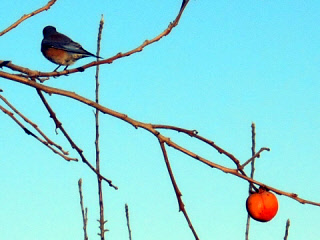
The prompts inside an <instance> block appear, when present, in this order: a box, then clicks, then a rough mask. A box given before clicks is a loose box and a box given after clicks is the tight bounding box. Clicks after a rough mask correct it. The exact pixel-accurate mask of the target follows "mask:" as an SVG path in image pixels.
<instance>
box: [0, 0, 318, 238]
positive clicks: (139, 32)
mask: <svg viewBox="0 0 320 240" xmlns="http://www.w3.org/2000/svg"><path fill="white" fill-rule="evenodd" d="M46 2H47V1H46V0H34V1H19V0H17V1H3V2H2V3H1V8H0V16H1V22H0V30H3V29H5V28H6V27H8V26H9V25H10V24H12V23H13V22H14V21H16V20H17V19H18V18H20V17H21V16H22V15H23V14H26V13H29V12H31V11H33V10H35V9H37V8H39V7H41V6H43V5H45V4H46ZM180 5H181V1H178V0H177V1H173V0H161V1H160V0H154V1H139V2H137V1H129V0H122V1H103V0H97V1H94V2H92V1H83V0H79V1H72V0H64V1H62V0H58V1H57V3H56V4H55V5H54V6H53V7H52V8H51V9H50V10H49V11H47V12H43V13H41V14H39V15H36V16H34V17H32V18H31V19H28V20H27V21H25V22H23V23H22V24H21V25H19V27H17V28H16V29H14V30H12V31H11V32H9V33H7V34H5V35H3V36H2V37H0V53H1V55H0V59H1V60H11V61H12V62H13V63H14V64H16V65H21V66H24V67H27V68H30V69H33V70H39V71H42V72H49V71H52V70H53V69H54V68H55V67H56V66H55V65H54V64H52V63H51V62H49V61H47V60H46V59H45V58H44V57H43V56H42V54H41V52H40V43H41V40H42V29H43V28H44V27H45V26H47V25H53V26H55V27H56V28H57V30H58V31H59V32H62V33H64V34H66V35H68V36H69V37H71V38H72V39H73V40H75V41H77V42H79V43H81V44H82V46H83V47H84V48H85V49H87V50H88V51H91V52H94V53H95V52H96V39H97V32H98V24H99V20H100V17H101V14H104V18H105V28H104V32H103V39H102V47H101V56H103V57H104V58H108V57H110V56H113V55H115V54H116V53H118V52H125V51H128V50H131V49H133V48H135V47H137V46H138V45H140V44H141V43H142V42H143V41H144V40H146V39H151V38H153V37H155V36H156V35H158V34H159V33H160V32H161V31H163V30H164V29H165V28H166V27H167V26H168V24H169V23H170V22H171V21H173V19H174V18H175V16H176V14H177V12H178V10H179V8H180ZM319 12H320V2H319V1H315V0H314V1H308V0H307V1H298V0H290V1H289V0H283V1H275V0H269V1H261V0H251V1H248V0H243V1H231V0H224V1H205V0H202V1H201V0H191V2H190V4H189V5H188V7H187V9H186V10H185V12H184V14H183V16H182V19H181V21H180V24H179V26H178V27H177V28H175V29H174V30H173V31H172V33H171V34H170V35H169V36H167V37H165V38H163V39H162V40H161V41H160V42H157V43H155V44H153V45H151V46H149V47H147V48H146V49H144V51H142V52H140V53H137V54H135V55H132V56H130V57H127V58H123V59H120V60H117V61H115V62H114V63H113V64H111V65H104V66H101V71H100V74H101V79H100V83H101V87H100V96H101V97H100V98H101V103H102V104H103V105H105V106H107V107H109V108H111V109H113V110H116V111H118V112H122V113H125V114H128V115H129V116H130V117H132V118H134V119H136V120H139V121H142V122H148V123H157V124H169V125H174V126H179V127H183V128H187V129H197V130H198V131H199V134H200V135H202V136H204V137H207V138H209V139H211V140H213V141H215V143H216V144H218V145H219V146H220V147H222V148H224V149H225V150H227V151H229V152H230V153H232V154H234V155H235V156H236V157H237V158H238V159H240V160H241V161H242V162H244V161H246V160H247V159H248V158H250V154H251V149H250V148H251V128H250V126H251V123H252V122H255V124H256V132H257V149H259V148H260V147H269V148H271V151H270V152H264V153H263V154H262V155H261V158H260V159H258V160H257V162H256V174H255V178H256V179H257V180H258V181H261V182H264V183H266V184H269V185H271V186H273V187H276V188H279V189H281V190H284V191H288V192H295V193H297V194H299V196H300V197H302V198H306V199H308V200H312V201H316V202H320V193H319V189H320V177H319V169H320V161H319V155H320V152H319V146H320V140H319V139H320V138H319V136H320V114H319V113H320V104H319V92H320V81H319V79H320V48H319V42H320V30H319V22H320V15H319ZM91 60H94V59H89V58H87V59H83V60H79V61H78V62H77V63H76V64H75V65H74V66H75V67H78V66H81V65H82V64H85V63H88V62H90V61H91ZM0 70H2V71H3V70H5V71H7V69H5V68H4V69H0ZM94 74H95V69H94V68H91V69H88V70H86V71H85V72H84V73H77V74H72V75H70V76H63V77H59V78H55V79H52V80H51V81H47V82H45V84H47V85H49V86H53V87H56V88H62V89H66V90H70V91H74V92H77V93H78V94H80V95H83V96H85V97H87V98H90V99H94V94H95V93H94V88H95V80H94ZM0 88H1V89H3V90H4V92H3V96H5V97H6V98H7V99H8V100H9V101H10V102H11V103H12V104H13V105H14V106H15V107H16V108H18V109H19V110H20V111H21V112H22V113H24V114H25V115H26V116H27V117H29V118H30V119H31V120H32V121H34V122H35V123H37V124H38V125H39V127H40V128H41V129H42V130H43V131H45V132H46V133H47V134H48V135H49V136H50V137H51V138H52V139H53V140H55V141H57V142H58V143H59V144H61V145H63V146H64V148H65V149H67V150H69V151H70V154H71V156H73V157H78V156H77V154H76V152H75V151H73V150H72V149H71V147H70V146H69V145H68V143H67V142H66V141H65V140H64V138H63V136H62V134H61V133H60V132H59V134H58V135H55V132H54V124H53V122H52V120H51V119H50V118H49V115H48V113H47V112H46V110H45V108H44V107H43V105H42V104H41V102H40V100H39V97H38V96H37V94H36V92H35V90H34V89H32V88H30V87H27V86H21V85H19V84H18V83H15V82H12V81H8V80H5V79H0ZM47 98H48V101H49V103H50V104H51V105H52V107H53V108H54V109H55V111H56V114H57V115H58V117H59V119H60V120H61V121H62V123H63V126H64V127H65V128H66V130H67V131H68V132H69V133H70V135H71V136H72V137H73V139H74V140H75V142H76V143H77V144H78V145H79V146H80V148H82V149H83V150H84V154H85V155H86V156H87V158H88V159H90V161H91V162H92V163H94V162H95V160H94V156H95V154H94V153H95V151H94V115H93V109H92V108H90V107H88V106H84V105H82V104H80V103H78V102H75V101H74V100H70V99H67V98H65V97H60V96H51V97H50V96H47ZM1 104H2V102H1ZM100 119H101V146H100V147H101V154H102V164H101V169H102V173H103V175H104V176H106V177H107V178H109V179H112V181H113V183H114V184H115V185H117V186H118V187H119V190H118V191H115V190H114V189H112V188H109V187H108V186H107V185H105V187H104V196H105V215H106V218H107V220H108V223H107V224H106V227H107V228H108V229H109V230H110V231H109V232H108V233H107V235H106V239H113V240H115V239H116V240H122V239H128V233H127V229H126V221H125V211H124V205H125V203H128V205H129V211H130V220H131V228H132V234H133V239H139V240H150V239H152V240H163V239H169V240H171V239H172V240H192V239H194V237H193V235H192V233H191V231H190V230H189V228H188V226H187V223H186V221H185V219H184V217H183V215H182V213H179V212H178V204H177V201H176V197H175V194H174V191H173V187H172V185H171V183H170V179H169V176H168V173H167V170H166V168H165V164H164V161H163V157H162V154H161V150H160V147H159V145H158V142H157V139H156V138H154V137H153V136H152V135H150V134H149V133H147V132H145V131H144V130H141V129H139V130H136V129H134V128H133V127H132V126H130V125H128V124H126V123H124V122H122V121H120V120H118V119H114V118H112V117H110V116H106V115H101V117H100ZM0 121H1V124H0V143H1V144H0V180H1V181H0V189H1V194H0V206H1V218H0V239H3V240H18V239H19V240H21V239H23V240H37V239H45V240H57V239H59V240H73V239H83V231H82V218H81V211H80V204H79V193H78V185H77V182H78V179H79V178H83V194H84V201H85V205H86V206H87V207H88V209H89V215H88V217H89V222H88V233H89V239H92V240H93V239H98V236H97V232H98V223H97V221H96V219H98V206H97V203H98V195H97V186H96V177H95V175H94V174H93V173H92V172H90V171H89V169H88V168H87V167H86V165H84V164H83V163H81V162H79V163H69V162H66V161H65V160H63V159H62V158H60V157H59V156H57V155H55V154H53V153H52V152H51V151H50V150H49V149H47V148H45V147H44V146H43V145H41V144H40V143H39V142H37V141H36V140H35V139H33V138H32V137H30V136H27V135H26V134H25V133H24V132H23V131H22V130H21V129H20V128H18V127H17V125H16V124H15V123H14V122H13V121H12V120H11V119H10V118H9V117H8V116H6V115H4V114H3V113H0ZM162 133H163V134H164V135H166V136H168V137H170V138H171V139H172V140H173V141H176V142H178V143H179V144H181V145H183V146H185V147H187V148H189V149H190V150H192V151H194V152H196V153H198V154H199V155H201V156H204V157H206V158H208V159H209V160H211V161H213V162H216V163H218V164H221V165H225V166H228V167H233V164H232V162H231V161H230V160H229V159H228V158H226V157H224V156H222V155H220V154H218V153H217V152H216V151H215V150H213V149H211V148H209V147H207V146H205V145H204V144H199V143H198V142H197V141H196V140H194V139H191V138H188V137H186V136H183V135H182V134H177V133H172V132H170V131H162ZM168 154H169V157H170V161H171V164H172V168H173V171H174V174H175V177H176V180H177V183H178V185H179V187H180V190H181V192H182V194H183V201H184V203H185V205H186V209H187V211H188V214H189V216H190V218H191V221H192V223H193V225H194V227H195V229H196V231H197V233H198V235H199V237H200V239H202V240H211V239H219V240H220V239H221V240H235V239H244V234H245V224H246V217H247V213H246V209H245V201H246V198H247V195H248V184H247V182H245V181H243V180H241V179H239V178H236V177H234V176H232V175H227V174H224V173H223V172H221V171H219V170H216V169H211V168H209V167H207V166H205V165H204V164H201V163H200V162H197V161H196V160H194V159H191V158H189V157H187V156H184V155H183V154H181V153H177V152H176V151H174V150H173V149H168ZM248 170H249V169H248ZM247 172H248V171H247ZM278 200H279V205H280V208H279V212H278V214H277V216H276V217H275V218H274V219H273V220H272V221H271V222H269V223H259V222H255V221H252V222H251V229H250V239H251V240H255V239H256V240H270V239H283V237H284V232H285V224H286V220H287V219H288V218H290V220H291V227H290V232H289V239H290V240H301V239H308V240H318V239H320V233H319V227H320V208H319V207H316V206H310V205H302V204H300V203H298V202H296V201H294V200H292V199H290V198H287V197H284V196H278Z"/></svg>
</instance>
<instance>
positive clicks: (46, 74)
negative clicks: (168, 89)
mask: <svg viewBox="0 0 320 240" xmlns="http://www.w3.org/2000/svg"><path fill="white" fill-rule="evenodd" d="M188 2H189V0H188V1H185V2H184V3H183V7H182V8H181V9H180V11H179V13H178V15H177V16H176V18H175V19H174V21H173V22H172V23H170V24H169V26H168V27H167V28H166V29H165V30H164V31H163V32H162V33H160V34H159V35H157V36H156V37H154V38H153V39H151V40H145V41H144V42H143V43H142V44H140V45H139V46H138V47H136V48H134V49H132V50H130V51H127V52H125V53H121V52H119V53H118V54H116V55H114V56H112V57H110V58H107V59H104V60H101V61H93V62H91V63H88V64H86V65H83V66H81V67H78V68H74V69H67V70H64V71H61V72H39V71H33V70H30V69H27V68H23V67H20V66H17V65H14V64H12V63H8V64H6V65H5V66H6V67H8V68H10V69H12V70H14V71H19V72H22V73H25V74H27V75H28V77H31V78H39V77H57V76H62V75H68V74H72V73H76V72H83V71H84V70H85V69H87V68H90V67H94V66H97V65H101V64H111V63H113V61H115V60H118V59H120V58H124V57H128V56H130V55H132V54H135V53H138V52H141V51H142V50H143V49H144V48H145V47H146V46H149V45H151V44H153V43H155V42H157V41H159V40H160V39H162V38H163V37H165V36H167V35H169V33H170V32H171V31H172V29H173V28H174V27H176V26H177V25H178V23H179V21H180V18H181V15H182V13H183V11H184V9H185V7H186V6H187V4H188ZM1 62H3V61H1V60H0V64H1ZM45 80H48V79H47V78H46V79H41V81H45Z"/></svg>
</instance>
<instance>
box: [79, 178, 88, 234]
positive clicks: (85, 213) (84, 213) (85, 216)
mask: <svg viewBox="0 0 320 240" xmlns="http://www.w3.org/2000/svg"><path fill="white" fill-rule="evenodd" d="M78 186H79V194H80V206H81V212H82V219H83V234H84V240H88V239H89V238H88V234H87V223H88V209H87V208H84V206H83V195H82V179H81V178H80V179H79V181H78Z"/></svg>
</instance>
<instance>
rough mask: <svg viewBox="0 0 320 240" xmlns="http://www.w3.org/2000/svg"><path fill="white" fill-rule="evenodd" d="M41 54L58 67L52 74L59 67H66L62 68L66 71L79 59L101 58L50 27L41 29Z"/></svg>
mask: <svg viewBox="0 0 320 240" xmlns="http://www.w3.org/2000/svg"><path fill="white" fill-rule="evenodd" d="M41 52H42V54H43V55H44V56H45V57H46V58H47V59H48V60H49V61H51V62H53V63H55V64H58V65H59V66H58V67H57V68H56V69H55V70H54V72H55V71H57V69H58V68H59V67H60V66H61V65H64V66H66V67H65V68H64V70H66V69H67V67H68V66H70V65H71V64H74V63H75V62H76V61H77V60H78V59H80V58H85V57H90V56H91V57H96V58H101V57H98V56H96V55H94V54H92V53H90V52H88V51H87V50H85V49H83V48H82V46H81V45H80V44H79V43H77V42H74V41H72V39H70V38H69V37H67V36H66V35H63V34H61V33H59V32H57V30H56V28H55V27H52V26H46V27H45V28H44V29H43V40H42V42H41Z"/></svg>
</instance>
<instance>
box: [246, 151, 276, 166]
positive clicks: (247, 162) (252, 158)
mask: <svg viewBox="0 0 320 240" xmlns="http://www.w3.org/2000/svg"><path fill="white" fill-rule="evenodd" d="M263 151H270V148H266V147H263V148H260V150H259V151H258V152H257V153H255V154H254V155H253V156H252V157H251V158H249V159H248V160H247V161H246V162H245V163H244V164H242V165H241V168H244V167H245V166H246V165H248V164H249V163H250V162H251V161H252V162H253V160H255V159H256V158H259V157H260V154H261V153H262V152H263ZM252 162H251V165H252Z"/></svg>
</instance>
